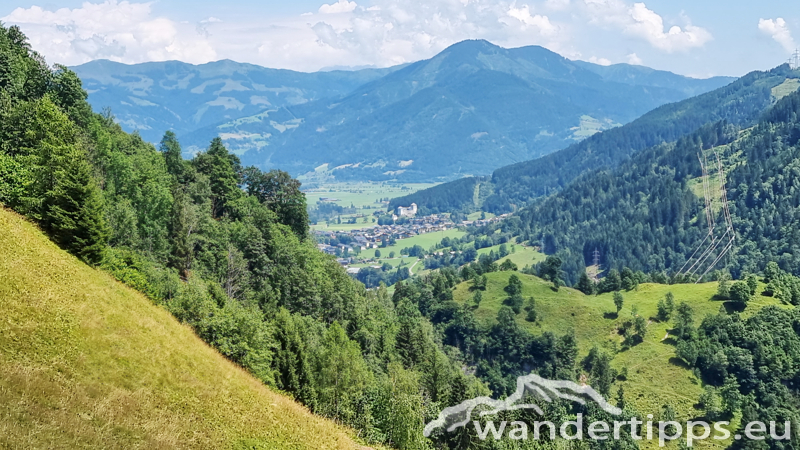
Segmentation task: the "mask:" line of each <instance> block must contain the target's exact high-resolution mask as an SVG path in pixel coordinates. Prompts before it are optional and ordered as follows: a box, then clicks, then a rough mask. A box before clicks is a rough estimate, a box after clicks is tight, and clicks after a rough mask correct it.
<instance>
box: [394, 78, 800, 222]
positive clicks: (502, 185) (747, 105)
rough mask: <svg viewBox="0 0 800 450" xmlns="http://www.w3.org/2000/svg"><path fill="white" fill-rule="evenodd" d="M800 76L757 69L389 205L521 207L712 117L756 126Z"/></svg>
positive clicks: (446, 208) (449, 208)
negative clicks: (572, 141) (565, 144)
mask: <svg viewBox="0 0 800 450" xmlns="http://www.w3.org/2000/svg"><path fill="white" fill-rule="evenodd" d="M797 78H798V74H797V72H796V71H792V70H790V69H789V67H788V66H781V67H778V68H776V69H773V70H771V71H769V72H753V73H750V74H748V75H746V76H744V77H742V78H740V79H739V80H736V81H735V82H733V83H731V84H729V85H727V86H724V87H721V88H719V89H716V90H713V91H711V92H707V93H704V94H701V95H698V96H696V97H692V98H688V99H686V100H683V101H680V102H676V103H671V104H667V105H663V106H660V107H658V108H656V109H654V110H653V111H650V112H648V113H647V114H644V115H643V116H642V117H640V118H638V119H636V120H634V121H632V122H630V123H628V124H626V125H624V126H621V127H617V128H614V129H611V130H607V131H604V132H602V133H597V134H595V135H593V136H591V137H589V138H588V139H585V140H583V141H581V142H578V143H575V144H573V145H570V146H569V147H567V148H565V149H562V150H559V151H556V152H553V153H550V154H548V155H546V156H543V157H541V158H536V159H532V160H529V161H523V162H520V163H516V164H511V165H508V166H504V167H501V168H498V169H496V170H495V171H494V172H493V173H492V175H491V176H490V177H465V178H462V179H460V180H455V181H452V182H449V183H443V184H440V185H437V186H434V187H432V188H429V189H426V190H423V191H419V192H416V193H414V194H411V195H408V196H405V197H399V198H395V199H392V201H391V202H390V205H389V206H390V208H393V207H396V206H398V205H406V204H410V203H412V202H413V203H417V205H419V206H420V208H421V209H422V210H423V211H425V212H438V211H453V210H464V211H473V210H476V209H483V210H485V211H487V212H493V213H498V214H499V213H504V212H510V211H514V210H517V209H519V208H521V207H522V206H524V205H526V204H528V203H530V202H531V201H533V200H535V199H537V198H540V197H543V196H546V195H548V194H549V193H553V192H555V191H559V190H561V189H564V188H565V187H567V186H569V184H570V183H571V182H572V181H573V180H575V179H577V178H579V177H580V176H582V175H584V174H587V173H589V172H592V171H597V170H604V169H613V168H615V167H617V166H618V165H620V164H621V163H623V162H625V161H627V160H628V159H629V158H631V157H632V155H634V154H635V153H637V152H639V151H641V150H644V149H646V148H648V147H652V146H655V145H658V144H661V143H665V142H675V141H677V140H678V139H680V138H681V137H683V136H686V135H688V134H690V133H692V132H694V131H696V130H697V129H699V128H701V127H702V126H703V125H706V124H708V123H714V122H717V121H726V122H727V123H730V124H733V125H736V126H743V127H744V126H749V125H752V124H753V123H755V121H756V120H758V118H759V116H760V114H762V113H763V111H765V110H766V109H767V108H768V107H769V106H771V105H773V104H774V103H775V102H776V101H777V100H778V99H780V98H781V97H782V96H784V95H786V94H788V93H791V92H793V91H794V90H796V89H797V87H798V84H797ZM787 80H788V81H787ZM476 190H477V192H478V195H475V192H476Z"/></svg>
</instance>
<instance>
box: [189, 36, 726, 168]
mask: <svg viewBox="0 0 800 450" xmlns="http://www.w3.org/2000/svg"><path fill="white" fill-rule="evenodd" d="M676 77H677V76H676ZM677 78H680V79H681V80H682V84H683V87H685V88H687V89H689V90H691V91H693V90H699V91H705V89H712V88H715V87H719V86H721V85H724V84H727V83H728V82H729V79H727V78H719V79H714V80H710V81H708V80H693V79H688V78H685V77H677ZM647 82H648V80H646V79H644V78H642V79H641V80H640V79H636V78H634V79H633V81H631V82H626V83H623V82H618V81H615V80H609V79H606V78H604V77H603V76H602V75H600V74H597V73H595V72H593V71H590V70H588V69H586V68H583V67H582V66H581V65H579V64H576V63H575V62H573V61H570V60H567V59H565V58H563V57H562V56H560V55H558V54H556V53H553V52H551V51H549V50H546V49H544V48H542V47H538V46H530V47H522V48H514V49H505V48H501V47H498V46H495V45H492V44H491V43H489V42H486V41H464V42H460V43H458V44H455V45H453V46H451V47H449V48H447V49H445V50H444V51H442V52H441V53H440V54H438V55H436V56H434V57H433V58H431V59H429V60H425V61H419V62H417V63H414V64H411V65H409V66H407V67H405V68H402V69H400V70H397V71H395V72H393V73H391V74H389V75H387V76H385V77H383V78H381V79H378V80H375V81H373V82H371V83H368V84H366V85H364V86H362V87H360V88H358V89H357V90H355V91H354V92H352V93H351V94H350V95H347V96H345V97H343V98H341V99H339V100H336V101H330V100H324V101H320V102H311V103H308V104H304V105H298V106H291V107H287V108H285V109H283V110H279V111H276V112H274V113H270V115H269V118H266V117H254V118H251V119H248V121H246V122H241V123H237V124H230V123H229V124H225V125H223V126H222V127H218V130H211V129H208V130H205V135H203V136H202V138H200V139H197V140H198V141H200V142H203V141H207V140H208V139H209V137H210V136H211V135H212V134H213V133H215V132H221V131H225V132H228V131H227V130H229V129H235V130H237V132H238V133H240V134H241V133H250V134H261V135H264V134H265V133H269V134H270V135H271V137H270V138H269V145H268V146H265V147H262V148H261V149H260V150H259V151H251V152H249V153H247V154H245V155H244V157H243V160H244V161H245V162H247V163H248V164H256V165H261V166H264V165H267V166H280V167H284V168H291V169H292V172H294V173H302V172H306V171H309V170H311V169H313V168H314V167H317V166H319V165H321V164H325V163H328V164H329V166H330V167H340V168H339V170H337V171H336V172H335V175H336V176H337V177H339V178H359V179H365V178H368V179H378V178H383V179H387V178H388V179H391V178H399V179H408V180H412V179H413V180H432V179H452V178H454V177H457V176H460V175H463V174H488V171H489V170H491V169H492V168H493V167H498V166H502V165H503V164H508V163H512V162H516V161H522V160H526V159H530V158H533V157H536V156H541V155H544V154H547V153H550V152H552V151H553V150H556V149H558V148H562V147H564V146H565V145H567V144H568V143H571V142H575V141H576V140H581V139H584V138H585V137H587V136H590V135H591V134H593V133H595V132H597V131H600V130H603V129H608V128H611V127H613V126H616V125H618V124H620V123H626V122H629V121H631V120H633V119H635V118H636V117H638V116H640V115H641V114H643V113H645V112H647V111H649V110H651V109H653V108H655V107H657V106H659V105H662V104H665V103H668V102H673V101H678V100H682V99H684V98H686V97H687V96H688V94H687V93H686V92H684V91H683V90H680V89H675V88H674V87H659V86H655V85H652V84H646V83H647ZM679 84H680V83H679ZM292 120H294V122H292V123H291V124H292V126H296V128H293V129H285V130H280V131H281V132H280V134H276V133H275V129H274V124H273V122H277V123H284V124H286V123H289V122H290V121H292ZM192 139H195V138H194V137H193V138H190V140H192ZM341 166H347V167H341Z"/></svg>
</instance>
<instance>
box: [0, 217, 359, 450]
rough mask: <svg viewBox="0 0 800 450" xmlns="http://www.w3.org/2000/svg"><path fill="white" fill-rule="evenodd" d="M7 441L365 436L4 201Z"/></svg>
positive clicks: (2, 420)
mask: <svg viewBox="0 0 800 450" xmlns="http://www.w3.org/2000/svg"><path fill="white" fill-rule="evenodd" d="M0 301H1V302H2V315H1V316H0V448H64V449H72V448H107V449H114V448H119V449H129V448H146V449H150V448H154V449H158V448H209V449H218V448H235V449H244V448H248V449H278V448H280V449H284V448H285V449H318V448H328V449H332V448H349V449H357V448H363V447H362V446H360V445H359V444H357V443H356V442H355V441H354V439H352V438H351V433H350V432H349V431H348V430H346V429H344V428H342V427H339V426H337V425H335V424H334V423H333V422H330V421H327V420H325V419H322V418H320V417H316V416H314V415H312V414H311V413H309V411H308V410H307V409H305V408H304V407H302V406H300V405H298V404H297V403H295V402H293V401H292V400H291V399H289V398H288V397H285V396H283V395H279V394H277V393H275V392H272V391H270V390H269V389H268V388H267V387H265V386H264V385H263V384H261V383H260V382H259V381H258V380H256V379H255V378H253V377H251V376H250V375H249V374H248V373H247V372H245V371H244V370H242V369H241V368H239V367H238V366H236V365H235V364H233V363H231V362H229V361H228V360H226V359H225V358H224V357H222V356H221V355H220V354H218V353H217V352H216V351H215V350H213V349H211V348H210V347H208V346H207V345H206V344H205V343H203V342H202V341H201V340H200V339H199V338H198V337H197V336H196V335H195V334H194V333H193V332H192V330H191V329H189V328H188V327H186V326H184V325H181V324H180V323H178V322H177V321H176V320H175V319H174V318H173V317H172V316H171V315H170V314H169V313H168V312H167V311H165V310H164V309H162V308H160V307H158V306H155V305H153V304H152V302H150V301H149V300H148V299H146V298H145V297H143V296H142V295H141V294H139V293H137V292H135V291H133V290H131V289H129V288H127V287H125V286H123V285H122V284H121V283H119V282H117V281H115V280H114V279H112V278H111V277H110V276H108V275H107V274H105V273H103V272H100V271H98V270H95V269H92V268H90V267H88V266H86V265H84V264H82V263H80V262H79V261H78V260H76V259H75V258H74V257H72V256H70V255H68V254H66V253H65V252H63V251H61V250H60V249H58V248H57V247H56V246H55V245H54V244H52V243H51V242H50V241H49V240H47V238H46V237H45V236H44V235H42V233H40V232H39V231H38V230H37V229H36V228H35V227H34V226H33V225H31V224H29V223H27V222H26V221H25V220H24V219H22V218H21V217H19V216H17V215H16V214H13V213H11V212H9V211H7V210H3V209H2V208H0Z"/></svg>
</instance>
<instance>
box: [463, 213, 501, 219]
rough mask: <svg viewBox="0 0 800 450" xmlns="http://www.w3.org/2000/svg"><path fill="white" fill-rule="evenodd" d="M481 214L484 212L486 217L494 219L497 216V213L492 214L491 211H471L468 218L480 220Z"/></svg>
mask: <svg viewBox="0 0 800 450" xmlns="http://www.w3.org/2000/svg"><path fill="white" fill-rule="evenodd" d="M481 214H484V219H492V218H494V217H495V215H494V214H492V213H489V212H487V213H482V212H480V211H477V212H474V213H471V214H469V215H467V220H478V219H480V218H481Z"/></svg>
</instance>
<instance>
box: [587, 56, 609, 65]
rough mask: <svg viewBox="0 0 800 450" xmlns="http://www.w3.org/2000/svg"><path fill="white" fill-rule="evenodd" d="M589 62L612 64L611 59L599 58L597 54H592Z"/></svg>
mask: <svg viewBox="0 0 800 450" xmlns="http://www.w3.org/2000/svg"><path fill="white" fill-rule="evenodd" d="M589 62H590V63H594V64H599V65H601V66H610V65H611V60H609V59H606V58H598V57H597V56H592V57H591V58H589Z"/></svg>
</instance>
